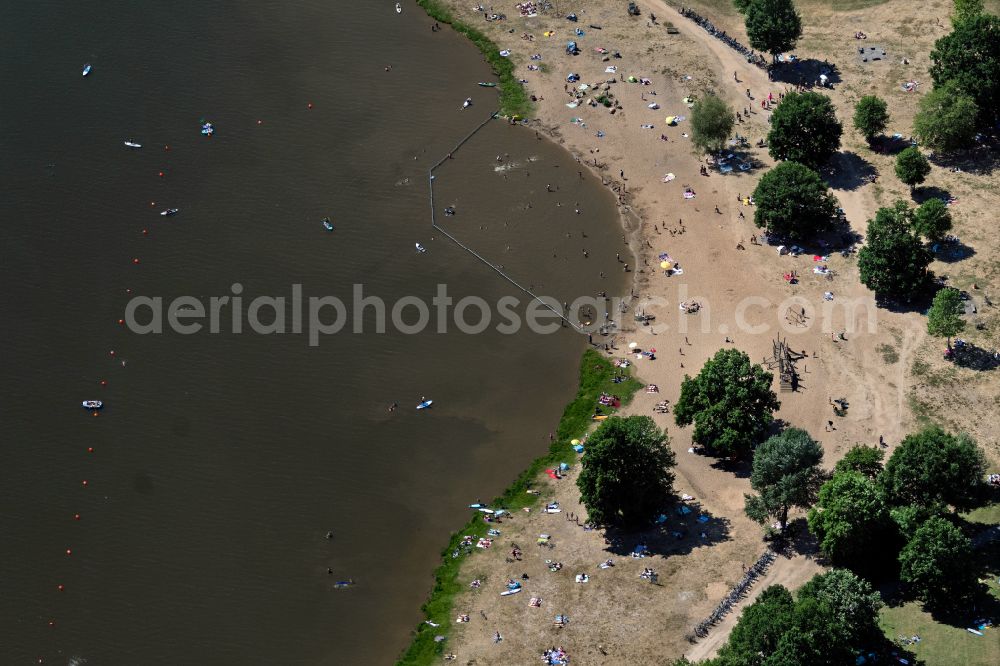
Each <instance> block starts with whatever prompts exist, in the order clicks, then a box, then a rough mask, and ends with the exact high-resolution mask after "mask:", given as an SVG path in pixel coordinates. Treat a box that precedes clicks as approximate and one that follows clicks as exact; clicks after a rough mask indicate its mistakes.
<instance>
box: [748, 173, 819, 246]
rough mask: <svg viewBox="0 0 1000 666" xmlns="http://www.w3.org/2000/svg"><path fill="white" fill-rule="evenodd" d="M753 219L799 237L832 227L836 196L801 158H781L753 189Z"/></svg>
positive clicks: (777, 231)
mask: <svg viewBox="0 0 1000 666" xmlns="http://www.w3.org/2000/svg"><path fill="white" fill-rule="evenodd" d="M753 196H754V202H755V203H756V204H757V206H756V208H755V209H754V214H753V221H754V224H756V225H757V226H758V227H763V228H766V229H767V231H768V233H772V234H775V235H777V236H779V237H782V238H789V239H792V240H799V239H805V238H811V237H812V236H815V235H816V234H818V233H821V232H823V231H827V230H829V229H831V228H832V227H833V224H834V221H835V220H836V213H837V200H836V199H835V198H834V196H833V194H831V193H830V189H829V188H828V187H827V185H826V183H824V182H823V179H822V178H820V177H819V174H818V173H816V172H815V171H813V170H812V169H810V168H809V167H807V166H805V165H802V164H799V163H798V162H782V163H781V164H778V165H777V166H776V167H774V168H773V169H771V170H770V171H768V172H767V173H765V174H764V176H763V177H762V178H761V179H760V182H759V183H757V188H756V189H755V190H754V193H753Z"/></svg>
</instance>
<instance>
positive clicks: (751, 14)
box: [743, 0, 802, 56]
mask: <svg viewBox="0 0 1000 666" xmlns="http://www.w3.org/2000/svg"><path fill="white" fill-rule="evenodd" d="M743 13H744V15H745V16H746V29H747V37H748V38H749V39H750V46H752V47H753V48H755V49H757V50H758V51H763V52H764V53H770V54H771V55H772V56H776V55H777V54H779V53H784V52H785V51H789V50H791V49H793V48H794V47H795V43H796V42H797V41H799V37H801V36H802V17H801V16H799V13H798V12H797V11H796V10H795V5H794V3H792V0H750V4H749V5H748V6H747V8H746V11H745V12H743Z"/></svg>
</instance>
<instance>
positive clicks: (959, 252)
mask: <svg viewBox="0 0 1000 666" xmlns="http://www.w3.org/2000/svg"><path fill="white" fill-rule="evenodd" d="M931 252H933V253H934V258H935V259H937V260H938V261H943V262H944V263H946V264H954V263H957V262H959V261H963V260H965V259H968V258H969V257H972V256H975V254H976V251H975V250H974V249H973V248H972V247H971V246H969V245H966V244H965V243H963V242H962V241H960V240H959V239H958V238H955V237H954V236H950V237H948V238H946V239H944V240H943V241H941V242H939V243H934V244H933V245H931Z"/></svg>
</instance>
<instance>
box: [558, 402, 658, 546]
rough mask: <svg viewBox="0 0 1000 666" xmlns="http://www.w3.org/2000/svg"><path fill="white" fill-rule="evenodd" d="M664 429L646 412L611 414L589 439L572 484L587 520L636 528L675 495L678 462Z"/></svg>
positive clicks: (652, 516)
mask: <svg viewBox="0 0 1000 666" xmlns="http://www.w3.org/2000/svg"><path fill="white" fill-rule="evenodd" d="M668 444H669V442H668V440H667V436H666V434H664V432H663V431H662V430H660V429H659V428H658V427H656V424H655V423H654V422H653V419H651V418H649V417H648V416H629V417H626V418H622V417H620V416H612V417H611V418H609V419H607V420H606V421H604V422H603V423H601V425H600V426H599V427H598V428H597V430H595V431H594V433H593V434H592V435H591V436H590V438H589V439H588V440H587V451H586V453H585V454H584V456H583V459H582V462H581V470H580V476H579V477H578V478H577V481H576V484H577V487H579V489H580V502H581V503H582V504H583V505H584V506H585V507H587V515H588V516H589V518H590V520H592V521H594V522H597V523H601V524H613V525H620V526H622V527H625V528H637V527H643V526H645V525H647V524H648V523H649V522H650V521H651V520H652V519H653V518H654V517H655V516H656V514H657V512H658V511H661V510H662V509H663V507H664V505H665V504H667V503H668V502H669V501H670V500H671V497H672V496H673V483H674V474H673V471H672V468H673V467H674V465H675V464H676V462H675V460H674V453H673V451H671V450H670V446H669V445H668Z"/></svg>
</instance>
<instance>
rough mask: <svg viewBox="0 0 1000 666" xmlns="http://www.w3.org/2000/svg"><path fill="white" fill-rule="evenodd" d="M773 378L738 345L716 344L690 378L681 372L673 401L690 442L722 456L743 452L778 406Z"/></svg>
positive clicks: (761, 432) (758, 437)
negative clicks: (691, 437)
mask: <svg viewBox="0 0 1000 666" xmlns="http://www.w3.org/2000/svg"><path fill="white" fill-rule="evenodd" d="M773 379H774V377H773V375H772V374H771V373H770V372H767V371H766V370H765V369H764V368H763V367H762V366H760V365H757V364H754V363H751V362H750V357H749V356H747V355H746V354H745V353H744V352H742V351H740V350H738V349H720V350H719V351H717V352H716V353H715V356H713V357H712V358H710V359H708V360H707V361H706V362H705V365H704V366H703V367H702V369H701V372H699V373H698V375H697V376H695V377H690V376H687V375H685V377H684V381H683V382H682V383H681V395H680V397H679V398H678V399H677V403H676V404H675V405H674V420H675V421H676V423H677V425H679V426H686V425H690V424H692V423H694V441H695V442H697V443H698V444H701V445H703V446H706V447H708V448H709V449H711V450H712V451H714V452H715V453H718V454H719V455H725V456H744V455H746V454H748V453H749V452H750V451H751V450H752V449H753V447H754V446H756V445H757V444H758V443H759V442H760V441H761V440H762V439H763V438H764V434H765V433H766V432H767V428H768V426H770V425H771V421H772V420H773V418H774V416H773V414H774V411H775V410H776V409H778V408H779V407H780V406H781V403H780V402H778V396H776V395H775V394H774V391H772V390H771V382H772V380H773Z"/></svg>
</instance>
